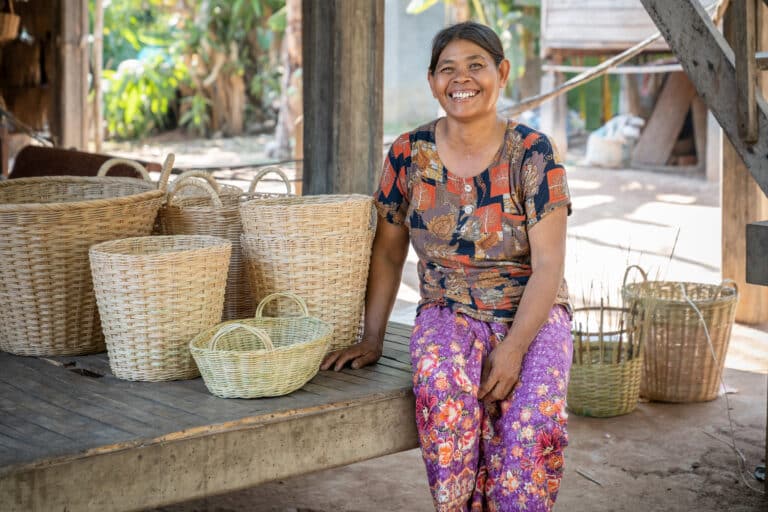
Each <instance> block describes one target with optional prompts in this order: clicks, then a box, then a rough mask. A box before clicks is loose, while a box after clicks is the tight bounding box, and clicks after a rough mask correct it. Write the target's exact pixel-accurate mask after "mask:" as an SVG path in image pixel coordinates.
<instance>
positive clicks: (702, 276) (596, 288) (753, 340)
mask: <svg viewBox="0 0 768 512" xmlns="http://www.w3.org/2000/svg"><path fill="white" fill-rule="evenodd" d="M266 143H268V138H266V137H253V138H237V139H227V140H223V141H184V140H177V141H174V140H172V139H171V140H167V139H166V140H159V141H153V143H152V144H148V145H146V146H143V147H138V148H136V147H127V146H125V147H111V148H108V149H109V150H110V151H112V152H122V153H123V154H128V155H129V154H136V153H137V152H138V153H139V154H141V155H142V156H143V157H145V158H146V157H154V158H156V159H157V160H161V159H162V156H164V154H165V153H166V152H168V151H173V152H175V153H176V154H177V163H178V165H181V166H188V167H192V166H207V165H219V166H220V165H238V164H243V163H255V162H264V161H267V158H266V157H265V154H264V152H263V147H264V145H265V144H266ZM289 167H290V168H291V169H293V166H289ZM289 172H290V171H289ZM249 173H250V171H247V170H242V171H236V172H223V173H217V175H218V176H219V177H221V178H226V179H232V180H235V181H234V182H237V183H240V184H243V183H246V182H247V179H248V176H249ZM568 176H569V185H570V190H571V194H572V197H573V206H574V213H573V215H572V216H571V217H570V219H569V228H568V229H569V232H568V261H567V265H566V278H567V279H568V281H569V286H570V289H571V295H572V298H573V301H574V303H575V304H576V305H577V306H578V305H580V304H583V303H587V302H592V303H594V302H598V301H599V299H600V298H601V297H602V298H603V299H604V300H606V301H610V302H611V303H613V304H616V303H618V301H619V290H620V288H621V284H622V278H623V275H624V271H625V269H626V268H627V266H628V265H630V264H639V265H640V266H642V267H643V268H644V269H646V270H647V271H648V272H649V276H651V277H652V278H658V279H667V280H674V281H695V282H705V283H719V282H720V281H721V275H720V259H721V248H720V232H721V221H720V215H721V212H720V207H719V204H720V200H719V184H718V183H711V182H707V181H705V180H704V178H703V177H696V176H694V177H691V176H682V175H674V174H668V173H667V174H665V173H653V172H642V171H635V170H601V169H592V168H588V167H585V166H581V165H579V154H578V152H574V154H572V155H569V166H568ZM237 180H240V181H237ZM264 186H266V187H267V189H279V188H280V186H281V185H280V184H279V183H276V182H266V183H264ZM415 264H416V259H415V255H413V254H410V255H409V259H408V263H407V265H406V269H405V275H404V276H403V283H402V286H401V290H400V294H399V295H398V301H397V304H396V311H395V313H394V315H393V319H394V320H398V321H402V322H410V321H412V319H413V314H414V311H415V304H416V302H417V300H418V284H417V279H416V273H415ZM725 277H727V276H725ZM632 279H634V278H632ZM767 375H768V324H763V325H758V326H746V325H741V324H736V325H735V326H734V330H733V333H732V336H731V340H730V346H729V350H728V356H727V359H726V370H725V372H724V381H725V386H726V389H727V390H728V394H727V395H723V394H721V395H720V396H719V397H718V398H717V399H716V400H714V401H711V402H706V403H694V404H665V403H648V402H642V403H640V404H639V405H638V408H637V409H636V410H635V411H633V412H632V413H630V414H627V415H625V416H619V417H615V418H607V419H596V418H587V417H580V416H576V415H574V414H572V415H571V417H570V422H569V434H570V445H569V447H568V449H567V450H566V452H565V453H566V472H565V477H564V479H563V484H562V488H561V491H560V496H559V498H558V503H557V506H556V509H558V510H575V511H635V510H637V511H640V510H642V511H688V510H696V511H721V510H728V511H758V510H759V511H765V510H768V500H766V498H765V495H764V494H763V484H762V482H758V481H756V480H755V479H754V478H753V476H752V475H753V472H754V470H755V467H756V466H757V465H758V464H761V463H764V460H763V458H764V454H765V442H766V425H765V422H766V395H767V393H766V386H767V384H768V378H767ZM729 418H730V419H729ZM732 444H733V445H735V447H736V448H737V449H738V450H739V452H740V453H742V454H743V457H744V462H743V463H740V462H739V457H738V456H737V454H736V452H735V451H734V450H733V449H732V446H731V445H732ZM429 510H433V508H432V502H431V498H430V495H429V491H428V488H427V483H426V474H425V472H424V469H423V466H422V462H421V458H420V455H419V453H418V450H412V451H408V452H403V453H399V454H394V455H389V456H386V457H382V458H378V459H373V460H369V461H365V462H361V463H358V464H353V465H349V466H346V467H341V468H337V469H332V470H327V471H322V472H318V473H314V474H309V475H305V476H302V477H298V478H293V479H288V480H282V481H277V482H272V483H269V484H265V485H261V486H258V487H255V488H251V489H245V490H242V491H239V492H235V493H230V494H227V495H223V496H214V497H208V498H206V499H201V500H195V501H192V502H188V503H183V504H179V505H174V506H168V507H163V508H161V509H158V510H157V512H160V511H163V512H193V511H200V512H202V511H211V512H214V511H215V512H230V511H231V512H235V511H238V512H240V511H254V512H261V511H264V512H266V511H280V512H289V511H296V512H298V511H312V512H320V511H322V512H326V511H350V512H351V511H358V512H386V511H393V512H394V511H413V512H419V511H424V512H426V511H429Z"/></svg>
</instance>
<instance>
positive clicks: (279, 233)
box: [240, 194, 375, 350]
mask: <svg viewBox="0 0 768 512" xmlns="http://www.w3.org/2000/svg"><path fill="white" fill-rule="evenodd" d="M240 213H241V218H242V222H243V236H242V247H243V250H244V251H245V256H246V266H247V270H248V275H249V279H250V282H251V286H252V289H253V290H254V292H255V294H256V297H257V298H258V297H265V296H267V295H269V294H271V293H274V292H277V291H283V290H288V291H292V292H294V293H296V294H298V295H300V296H301V297H303V298H304V299H305V300H306V302H307V306H308V308H309V313H310V314H311V315H313V316H316V317H320V318H323V319H324V320H326V321H327V322H328V323H330V324H331V325H332V326H333V331H334V336H333V340H332V342H331V347H330V350H335V349H338V348H342V347H346V346H349V345H351V344H353V343H356V342H357V341H358V340H359V337H360V335H361V331H362V329H361V326H362V316H363V307H364V302H365V289H366V283H367V280H368V267H369V262H370V255H371V246H372V242H373V236H374V231H375V217H374V207H373V199H372V198H371V197H369V196H364V195H357V194H352V195H325V196H302V197H283V198H266V199H259V200H252V201H248V202H246V203H244V204H243V205H242V207H241V209H240ZM270 313H271V314H273V315H277V316H281V310H280V309H279V308H273V309H272V310H271V311H270Z"/></svg>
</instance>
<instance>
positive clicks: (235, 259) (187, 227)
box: [159, 167, 291, 321]
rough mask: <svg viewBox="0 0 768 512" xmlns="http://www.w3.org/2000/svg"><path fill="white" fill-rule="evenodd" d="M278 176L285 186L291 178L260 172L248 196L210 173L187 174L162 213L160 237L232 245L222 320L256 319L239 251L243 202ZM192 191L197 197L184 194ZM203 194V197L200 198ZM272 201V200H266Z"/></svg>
mask: <svg viewBox="0 0 768 512" xmlns="http://www.w3.org/2000/svg"><path fill="white" fill-rule="evenodd" d="M270 172H276V173H277V174H279V175H280V176H281V178H282V179H283V181H284V182H285V183H286V190H287V191H286V193H287V194H290V193H291V189H290V182H288V178H287V177H286V176H285V174H283V172H282V171H280V170H279V169H277V168H274V167H272V168H267V169H264V170H262V171H261V172H259V173H258V174H257V175H256V176H255V177H254V179H253V181H252V182H251V186H250V189H249V191H248V193H247V194H246V195H244V192H243V191H242V190H241V189H240V188H238V187H233V186H229V185H219V183H218V182H217V181H216V180H215V179H214V178H213V176H211V175H210V174H209V173H207V172H199V171H188V172H185V173H183V174H182V175H180V176H179V177H178V178H177V179H176V180H175V181H174V182H172V183H171V185H170V187H169V191H168V196H167V199H166V204H165V205H164V206H163V207H162V208H161V210H160V215H159V218H160V230H159V231H160V233H161V234H165V235H211V236H218V237H221V238H224V239H226V240H229V241H230V242H231V243H232V256H231V258H230V263H229V273H228V277H227V290H226V294H225V299H224V310H223V313H222V320H225V321H226V320H233V319H236V318H249V317H252V316H253V313H254V310H255V308H256V303H255V301H254V299H253V292H252V291H251V287H250V283H249V281H248V279H247V277H246V275H245V265H244V263H243V254H242V249H241V247H240V235H241V234H242V224H241V222H240V202H241V198H254V197H258V193H257V192H255V190H256V186H257V184H258V183H259V181H260V180H261V179H262V178H263V177H264V176H265V175H266V174H268V173H270ZM189 190H193V191H195V192H197V193H196V194H189V193H187V194H184V192H187V191H189ZM200 191H202V192H203V195H201V194H200ZM267 197H272V196H267Z"/></svg>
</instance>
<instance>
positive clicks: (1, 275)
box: [0, 176, 163, 356]
mask: <svg viewBox="0 0 768 512" xmlns="http://www.w3.org/2000/svg"><path fill="white" fill-rule="evenodd" d="M147 178H148V177H147ZM162 200H163V192H161V191H159V190H156V189H155V184H154V183H151V182H149V181H145V180H141V179H134V178H108V177H72V176H50V177H42V178H20V179H14V180H7V181H4V182H0V231H1V232H2V236H0V308H1V309H2V311H3V313H2V315H0V350H4V351H7V352H12V353H14V354H19V355H27V356H56V355H77V354H88V353H93V352H101V351H103V350H104V337H103V335H102V332H101V327H100V325H99V316H98V311H97V308H96V298H95V296H94V293H93V283H92V280H91V270H90V266H89V263H88V249H89V247H90V246H91V245H93V244H96V243H99V242H103V241H105V240H113V239H116V238H125V237H132V236H140V235H148V234H149V233H150V232H151V230H152V225H153V223H154V221H155V217H156V215H157V210H158V208H159V207H160V204H161V203H162Z"/></svg>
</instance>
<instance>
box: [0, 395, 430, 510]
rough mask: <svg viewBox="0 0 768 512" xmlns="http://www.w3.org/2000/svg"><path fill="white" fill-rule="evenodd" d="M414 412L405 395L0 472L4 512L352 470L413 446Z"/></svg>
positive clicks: (178, 497)
mask: <svg viewBox="0 0 768 512" xmlns="http://www.w3.org/2000/svg"><path fill="white" fill-rule="evenodd" d="M414 410H415V404H414V401H413V397H412V395H410V394H408V393H403V394H402V395H401V396H399V397H397V398H390V399H382V400H378V401H370V402H367V403H359V404H354V405H352V406H349V407H337V408H333V409H329V410H325V411H321V412H318V413H317V414H314V415H311V416H309V417H303V418H292V419H288V420H285V421H280V422H275V423H270V424H262V425H251V426H244V427H243V428H240V429H234V430H230V431H227V432H222V433H220V434H216V435H208V436H203V437H198V438H193V439H184V440H180V441H168V442H163V443H156V444H152V445H149V446H141V447H136V448H135V449H133V450H120V451H113V452H109V453H105V454H103V455H94V456H90V457H80V458H76V459H72V460H68V461H61V462H59V463H55V464H37V465H31V466H29V467H26V468H21V469H17V470H16V471H14V472H12V473H1V472H0V505H2V506H0V508H1V509H2V510H4V511H5V512H17V511H29V510H68V511H70V512H75V511H79V510H114V511H116V510H136V509H143V508H149V507H157V506H161V505H166V504H170V503H174V502H177V501H182V500H188V499H193V498H198V497H202V496H207V495H211V494H216V493H222V492H229V491H234V490H237V489H242V488H245V487H251V486H254V485H257V484H260V483H263V482H267V481H271V480H275V479H282V478H288V477H291V476H295V475H299V474H303V473H306V472H310V471H315V470H319V469H325V468H329V467H334V466H338V465H342V464H349V463H352V462H357V461H360V460H364V459H368V458H372V457H378V456H382V455H386V454H389V453H395V452H399V451H403V450H408V449H411V448H415V447H416V446H417V435H416V427H415V424H416V422H415V418H414V417H413V415H414ZM73 475H77V478H74V477H73ZM83 482H87V486H86V487H87V489H90V490H91V491H90V492H87V491H86V489H85V488H84V485H83Z"/></svg>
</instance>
